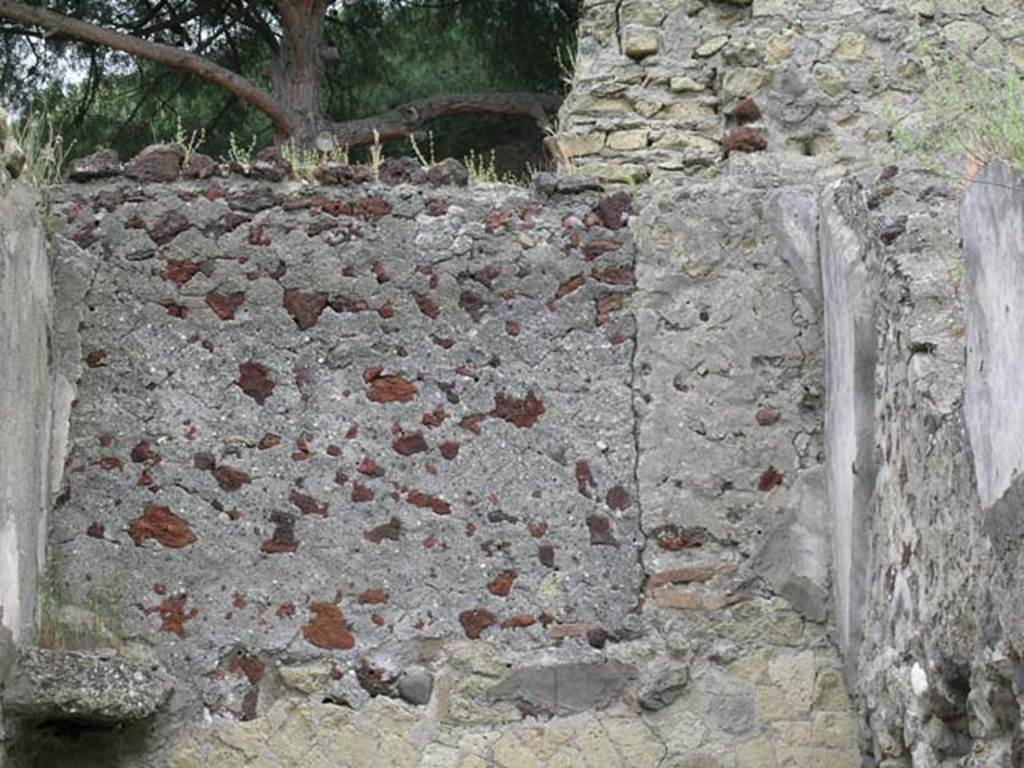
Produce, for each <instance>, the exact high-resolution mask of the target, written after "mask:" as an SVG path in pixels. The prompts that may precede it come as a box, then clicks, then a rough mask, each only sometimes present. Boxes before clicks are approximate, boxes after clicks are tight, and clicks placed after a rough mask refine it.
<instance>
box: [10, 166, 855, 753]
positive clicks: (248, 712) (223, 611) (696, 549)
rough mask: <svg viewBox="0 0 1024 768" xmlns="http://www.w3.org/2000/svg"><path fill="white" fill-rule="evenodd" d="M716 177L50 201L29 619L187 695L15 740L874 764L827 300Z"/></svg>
mask: <svg viewBox="0 0 1024 768" xmlns="http://www.w3.org/2000/svg"><path fill="white" fill-rule="evenodd" d="M402 180H403V179H392V181H394V182H399V181H402ZM405 180H408V179H405ZM750 181H751V183H752V184H753V185H754V186H758V185H759V184H760V182H756V181H755V180H754V179H753V178H751V179H750ZM766 183H767V182H766ZM718 192H719V190H718V189H717V188H716V187H714V186H708V187H705V188H696V187H695V188H693V189H690V190H686V191H682V190H677V189H673V188H671V187H665V188H661V189H657V190H654V189H652V194H651V195H650V197H648V198H647V199H641V200H634V199H631V198H630V196H629V195H626V194H625V193H621V192H620V193H613V194H609V193H605V192H600V191H598V190H596V189H595V188H594V187H593V185H592V184H590V183H585V182H580V181H574V180H572V179H567V180H563V181H562V182H558V183H547V182H544V183H541V184H540V185H539V186H538V188H537V189H535V190H534V191H532V192H529V191H526V190H514V189H510V188H503V187H494V188H489V187H479V186H477V187H473V188H471V189H469V190H462V189H458V188H453V187H433V186H431V185H423V184H419V185H417V184H407V183H396V184H391V185H378V184H374V183H371V182H367V183H353V184H349V185H343V186H340V187H339V186H332V185H325V186H318V187H310V186H308V185H303V184H301V183H295V182H287V183H267V182H258V181H252V180H247V179H244V178H242V177H239V176H233V177H228V178H222V177H215V178H209V179H205V180H194V181H180V182H178V183H174V184H159V185H158V184H140V183H139V182H137V181H133V180H131V179H129V178H122V177H115V178H113V179H110V180H107V181H101V182H94V183H90V184H80V185H71V186H68V187H67V188H65V189H64V190H63V191H62V192H61V196H60V201H59V203H58V205H57V209H56V210H57V213H58V214H59V219H60V222H61V238H62V239H61V242H62V243H63V246H62V250H63V253H64V257H63V258H62V263H63V264H64V265H65V267H64V270H63V274H67V275H77V276H80V275H86V276H87V278H86V279H85V280H77V281H76V285H84V286H86V290H85V292H84V294H82V295H81V296H80V298H78V299H76V300H74V301H73V302H71V306H66V307H64V308H63V309H62V312H68V313H69V314H70V315H71V316H73V317H74V318H75V324H76V325H77V329H78V334H77V341H76V343H77V344H79V345H80V350H81V354H80V360H81V364H82V373H81V378H80V380H79V382H78V387H79V389H78V395H77V399H76V402H75V407H74V411H73V413H72V419H71V445H70V454H69V459H68V464H67V473H66V484H65V488H64V492H63V493H62V495H61V497H60V499H59V500H58V502H57V505H56V508H55V510H54V512H53V524H52V530H51V536H50V545H51V557H50V569H51V574H50V577H51V581H52V583H53V584H54V589H55V592H56V594H58V595H59V597H60V600H61V603H62V606H63V607H62V610H61V611H60V612H59V615H58V619H57V626H50V627H42V628H41V629H42V630H44V634H45V633H49V635H50V636H56V637H59V638H61V643H62V645H63V646H64V647H65V648H71V649H73V648H78V647H81V648H84V649H88V648H92V647H113V648H115V649H116V653H117V656H118V657H120V658H124V659H127V660H136V661H146V660H149V663H153V664H159V665H160V666H162V667H163V668H164V669H165V670H166V671H167V673H168V674H169V675H170V676H171V678H172V679H173V680H174V685H175V689H176V690H175V693H174V695H173V697H172V698H171V699H170V702H169V703H168V704H167V706H166V707H165V708H164V709H163V710H162V711H161V712H160V713H159V714H157V715H156V717H155V718H153V719H152V720H151V721H150V723H149V724H148V725H137V726H132V727H131V728H129V729H128V730H127V731H125V733H124V736H123V737H122V738H119V739H116V740H113V739H110V738H109V736H108V734H107V733H105V732H104V731H103V730H99V731H88V732H84V733H80V734H78V735H77V737H76V740H75V741H73V742H70V741H67V740H64V741H61V740H60V739H57V740H53V739H46V738H43V737H42V736H41V735H40V734H39V733H37V732H34V731H33V729H32V725H31V723H22V728H23V731H22V732H23V734H24V737H23V739H22V741H21V742H20V743H21V745H22V747H21V751H20V752H19V753H18V755H17V759H18V760H19V761H21V763H24V764H32V761H33V760H38V759H41V758H39V757H38V755H40V754H44V753H45V754H48V755H54V756H60V755H66V754H71V753H73V754H74V755H75V760H76V763H77V764H81V765H89V764H90V763H89V761H90V760H92V761H94V762H95V764H97V765H110V764H117V765H126V766H136V765H138V766H143V765H146V766H148V765H153V766H156V765H167V764H170V765H174V766H177V767H178V768H186V766H194V765H205V764H213V765H218V766H232V765H298V764H304V763H306V762H308V761H309V760H311V759H315V760H319V761H321V762H322V764H324V765H332V766H333V765H344V766H362V765H367V766H369V765H381V764H387V765H394V766H401V765H408V766H433V765H442V764H443V765H456V766H508V767H509V768H511V767H512V766H528V765H553V764H561V765H566V766H613V765H621V766H637V767H638V768H640V767H646V766H650V767H651V768H654V767H655V766H659V767H662V768H663V767H664V766H678V767H680V768H681V767H682V766H691V767H692V766H711V765H720V766H729V767H730V768H741V767H744V766H750V767H751V768H753V766H764V765H773V764H776V763H777V764H779V765H805V766H811V765H820V764H822V763H823V762H828V763H830V764H833V763H834V764H836V765H850V766H853V765H856V764H857V762H858V758H857V756H856V749H855V722H854V719H853V716H852V711H851V709H850V705H849V702H848V700H847V697H846V693H845V688H844V685H843V682H842V679H841V675H840V669H839V658H838V655H837V654H836V651H835V650H834V648H833V646H832V645H831V643H830V641H829V639H828V627H827V624H826V605H827V602H828V578H827V564H826V563H827V548H828V536H827V531H826V530H825V528H824V525H823V522H824V520H825V517H824V502H823V485H822V482H823V473H822V469H821V438H822V433H821V426H820V425H821V407H822V398H821V395H822V393H821V376H822V357H821V335H820V330H819V324H818V321H817V319H816V317H815V315H816V308H815V307H816V305H815V303H814V302H815V301H818V300H819V299H818V298H815V296H814V295H813V291H810V297H808V290H809V289H808V288H806V287H804V286H802V285H801V281H800V279H799V278H798V276H797V271H795V270H794V269H793V268H792V267H791V266H790V264H789V263H788V262H787V260H786V258H784V256H783V254H784V253H788V252H787V251H786V250H785V248H783V247H782V246H781V243H782V240H783V239H784V238H783V237H782V235H779V234H775V232H776V230H773V229H772V227H771V224H770V222H771V221H772V220H774V219H773V217H774V214H773V213H771V211H773V210H774V209H773V208H771V207H770V206H768V205H767V203H766V202H765V201H764V200H762V198H763V197H764V195H763V190H761V189H745V190H737V192H736V194H735V196H734V198H733V199H732V200H730V205H729V206H727V207H725V208H723V206H722V205H721V200H720V199H719V198H718V197H717V195H718ZM680 212H685V213H686V214H687V216H688V217H690V216H692V217H693V218H686V219H684V220H679V218H678V217H679V216H680ZM741 212H742V213H741ZM698 214H699V219H698V218H697V216H698ZM698 220H699V221H701V226H700V227H696V226H695V225H694V224H691V223H690V222H691V221H692V222H696V221H698ZM684 254H685V255H684ZM40 663H41V662H39V661H38V660H34V659H29V660H28V661H27V662H26V669H31V668H33V667H32V665H33V664H34V665H35V667H36V668H37V667H38V666H39V664H40ZM41 685H44V686H45V683H41ZM23 687H24V686H22V688H23ZM160 690H162V689H160ZM19 695H21V693H19ZM19 706H24V707H26V711H32V710H31V704H30V703H26V702H24V701H19ZM45 735H46V734H43V736H45ZM62 750H67V752H64V751H62ZM53 759H57V758H53ZM60 759H70V758H60ZM16 764H20V763H16Z"/></svg>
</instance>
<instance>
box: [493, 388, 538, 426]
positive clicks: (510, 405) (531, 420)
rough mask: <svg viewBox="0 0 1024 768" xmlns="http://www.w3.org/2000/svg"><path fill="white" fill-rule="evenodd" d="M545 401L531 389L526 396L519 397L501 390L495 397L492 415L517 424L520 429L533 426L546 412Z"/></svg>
mask: <svg viewBox="0 0 1024 768" xmlns="http://www.w3.org/2000/svg"><path fill="white" fill-rule="evenodd" d="M544 411H545V408H544V403H543V402H541V400H540V399H539V398H538V397H537V396H536V395H535V394H534V393H533V391H532V390H531V391H530V392H528V393H527V395H526V397H524V398H522V399H517V398H514V397H510V396H509V395H506V394H505V393H504V392H499V393H498V394H497V395H495V397H494V410H493V411H492V415H494V416H497V417H498V418H499V419H504V420H505V421H507V422H509V423H510V424H515V425H516V426H517V427H519V428H520V429H526V428H529V427H532V426H533V425H534V424H536V423H537V419H539V418H540V417H541V415H542V414H543V413H544Z"/></svg>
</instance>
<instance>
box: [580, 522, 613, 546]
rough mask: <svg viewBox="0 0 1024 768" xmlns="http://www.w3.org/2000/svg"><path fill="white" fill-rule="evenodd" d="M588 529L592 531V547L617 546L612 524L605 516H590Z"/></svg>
mask: <svg viewBox="0 0 1024 768" xmlns="http://www.w3.org/2000/svg"><path fill="white" fill-rule="evenodd" d="M587 528H589V529H590V543H591V545H592V546H609V545H610V546H617V545H618V542H617V541H616V540H615V535H614V534H613V533H612V522H611V520H609V519H608V518H607V517H605V516H604V515H589V516H588V517H587Z"/></svg>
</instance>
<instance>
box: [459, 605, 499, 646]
mask: <svg viewBox="0 0 1024 768" xmlns="http://www.w3.org/2000/svg"><path fill="white" fill-rule="evenodd" d="M496 621H497V620H496V619H495V618H494V614H493V613H491V612H490V611H488V610H486V609H484V608H477V609H476V610H472V611H463V612H462V613H460V614H459V623H460V624H461V625H462V631H463V632H465V633H466V637H468V638H469V639H470V640H479V639H480V635H481V634H482V633H483V631H484V630H485V629H487V628H488V627H493V626H494V624H495V623H496Z"/></svg>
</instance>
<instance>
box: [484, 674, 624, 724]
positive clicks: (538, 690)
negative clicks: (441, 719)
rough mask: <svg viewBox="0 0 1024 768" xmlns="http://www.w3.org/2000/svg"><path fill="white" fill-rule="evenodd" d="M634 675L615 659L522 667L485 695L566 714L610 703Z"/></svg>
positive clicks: (495, 699) (601, 707) (549, 711)
mask: <svg viewBox="0 0 1024 768" xmlns="http://www.w3.org/2000/svg"><path fill="white" fill-rule="evenodd" d="M635 677H636V669H635V668H634V667H632V666H628V665H625V664H621V663H618V662H614V661H608V662H592V663H586V662H580V663H575V664H559V665H554V666H542V667H521V668H519V669H515V670H513V671H512V672H511V673H510V674H509V675H508V676H507V677H506V678H505V679H504V680H502V681H501V682H500V683H498V684H497V685H495V686H494V687H493V688H491V689H490V690H489V691H488V692H487V698H488V699H489V700H490V701H494V702H500V701H511V702H515V703H516V704H518V705H519V706H520V707H526V708H527V709H529V710H534V711H538V712H544V713H547V714H550V715H566V714H572V713H575V712H586V711H588V710H593V709H603V708H605V707H607V706H609V705H610V704H612V703H613V702H615V701H616V700H618V699H620V698H621V696H622V694H623V693H624V692H625V690H626V686H627V685H629V683H630V682H632V681H633V680H634V679H635Z"/></svg>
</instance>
